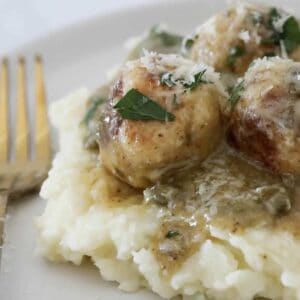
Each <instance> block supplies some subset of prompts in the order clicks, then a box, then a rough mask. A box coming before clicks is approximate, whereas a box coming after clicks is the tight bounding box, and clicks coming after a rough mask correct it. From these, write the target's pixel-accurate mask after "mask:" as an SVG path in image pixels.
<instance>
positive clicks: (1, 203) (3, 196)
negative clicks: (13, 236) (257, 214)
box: [0, 189, 9, 247]
mask: <svg viewBox="0 0 300 300" xmlns="http://www.w3.org/2000/svg"><path fill="white" fill-rule="evenodd" d="M8 196H9V189H1V190H0V247H1V246H2V245H3V242H4V236H3V234H4V224H5V214H6V207H7V201H8Z"/></svg>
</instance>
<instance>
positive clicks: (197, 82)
mask: <svg viewBox="0 0 300 300" xmlns="http://www.w3.org/2000/svg"><path fill="white" fill-rule="evenodd" d="M205 72H206V69H205V70H203V71H200V72H199V73H197V74H195V75H194V81H193V82H191V83H185V84H184V87H185V88H188V89H190V90H191V91H193V90H194V89H195V88H196V87H198V85H200V84H201V83H210V82H208V81H207V80H205V79H204V78H203V77H204V74H205Z"/></svg>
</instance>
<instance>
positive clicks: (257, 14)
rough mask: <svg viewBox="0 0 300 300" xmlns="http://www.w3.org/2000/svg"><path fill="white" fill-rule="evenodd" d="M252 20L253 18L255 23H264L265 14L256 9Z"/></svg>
mask: <svg viewBox="0 0 300 300" xmlns="http://www.w3.org/2000/svg"><path fill="white" fill-rule="evenodd" d="M251 20H252V23H253V25H258V24H262V23H263V20H264V18H263V15H262V14H261V13H260V12H258V11H254V12H253V13H252V14H251Z"/></svg>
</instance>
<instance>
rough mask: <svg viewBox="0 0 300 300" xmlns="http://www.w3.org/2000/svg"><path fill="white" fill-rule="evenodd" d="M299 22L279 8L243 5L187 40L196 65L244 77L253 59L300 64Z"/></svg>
mask: <svg viewBox="0 0 300 300" xmlns="http://www.w3.org/2000/svg"><path fill="white" fill-rule="evenodd" d="M299 44H300V29H299V24H298V21H297V20H296V19H295V18H294V17H293V16H291V15H289V14H287V13H286V12H284V11H282V10H279V9H277V8H270V7H266V6H258V5H251V4H245V3H244V4H239V5H238V6H237V7H233V8H231V9H229V10H228V11H227V12H225V13H220V14H218V15H216V16H214V17H212V18H210V19H209V20H208V21H207V22H206V23H204V24H203V25H201V26H200V27H198V29H197V30H196V33H195V34H194V35H193V36H190V37H187V38H186V39H185V45H186V47H185V49H187V48H190V51H188V52H189V55H190V56H191V58H192V59H193V60H195V61H201V62H204V63H206V64H208V65H211V66H213V67H214V68H215V69H216V71H219V72H227V73H233V74H238V75H241V74H244V73H245V71H246V70H247V69H248V66H249V64H250V63H251V62H252V61H253V59H257V58H261V57H264V56H282V57H284V58H287V57H288V56H290V58H293V59H295V60H300V51H299Z"/></svg>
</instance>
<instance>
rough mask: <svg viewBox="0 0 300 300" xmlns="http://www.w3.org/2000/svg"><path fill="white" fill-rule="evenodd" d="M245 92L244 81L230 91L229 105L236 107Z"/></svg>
mask: <svg viewBox="0 0 300 300" xmlns="http://www.w3.org/2000/svg"><path fill="white" fill-rule="evenodd" d="M244 90H245V88H244V81H241V82H239V83H238V84H237V85H236V86H234V87H233V88H232V89H231V90H230V96H229V99H228V101H229V103H230V104H231V106H232V107H234V106H235V105H236V104H237V102H238V101H239V100H240V98H241V96H242V92H243V91H244Z"/></svg>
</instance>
